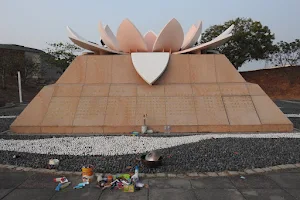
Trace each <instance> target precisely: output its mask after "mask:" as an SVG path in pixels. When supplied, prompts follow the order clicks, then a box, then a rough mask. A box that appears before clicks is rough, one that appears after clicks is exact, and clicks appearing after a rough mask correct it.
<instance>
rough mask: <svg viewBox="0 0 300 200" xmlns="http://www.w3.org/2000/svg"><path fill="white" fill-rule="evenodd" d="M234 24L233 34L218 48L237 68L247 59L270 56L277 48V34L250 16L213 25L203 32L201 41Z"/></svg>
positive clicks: (211, 37)
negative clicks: (275, 45)
mask: <svg viewBox="0 0 300 200" xmlns="http://www.w3.org/2000/svg"><path fill="white" fill-rule="evenodd" d="M232 24H234V25H235V28H234V29H233V36H232V37H231V39H230V40H229V41H228V42H226V43H225V44H224V45H222V46H220V47H218V48H216V49H217V50H218V51H219V52H220V53H222V54H225V55H226V56H227V58H228V59H229V60H230V61H231V63H232V64H233V65H234V66H235V67H236V68H237V69H238V68H239V67H241V66H242V65H243V64H244V63H245V62H247V61H252V60H261V59H267V58H269V55H270V54H271V53H272V52H273V51H274V49H275V48H274V45H273V40H274V39H275V35H274V34H273V33H272V32H271V30H270V29H269V28H268V27H267V26H263V25H262V24H261V23H260V22H258V21H253V20H252V19H250V18H236V19H235V20H229V21H227V22H225V23H224V24H222V25H214V26H211V27H209V28H208V29H207V30H206V31H205V32H204V33H203V34H202V38H201V40H202V41H201V42H202V43H203V42H208V41H210V40H212V39H214V38H215V37H217V36H218V35H220V34H221V33H222V32H223V31H225V30H226V29H227V28H229V26H231V25H232Z"/></svg>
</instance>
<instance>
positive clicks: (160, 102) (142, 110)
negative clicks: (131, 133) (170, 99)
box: [136, 97, 167, 125]
mask: <svg viewBox="0 0 300 200" xmlns="http://www.w3.org/2000/svg"><path fill="white" fill-rule="evenodd" d="M144 114H147V118H146V125H165V124H166V123H167V119H166V99H165V97H138V98H137V110H136V125H143V124H144V117H143V116H144Z"/></svg>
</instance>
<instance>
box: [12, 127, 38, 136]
mask: <svg viewBox="0 0 300 200" xmlns="http://www.w3.org/2000/svg"><path fill="white" fill-rule="evenodd" d="M10 130H11V131H13V132H15V133H25V134H28V133H41V128H40V127H39V126H12V127H11V128H10Z"/></svg>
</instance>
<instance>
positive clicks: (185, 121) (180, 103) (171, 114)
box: [166, 97, 197, 125]
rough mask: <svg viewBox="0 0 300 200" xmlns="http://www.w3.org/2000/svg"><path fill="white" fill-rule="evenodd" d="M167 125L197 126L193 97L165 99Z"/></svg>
mask: <svg viewBox="0 0 300 200" xmlns="http://www.w3.org/2000/svg"><path fill="white" fill-rule="evenodd" d="M166 116H167V125H197V116H196V110H195V104H194V99H193V97H166Z"/></svg>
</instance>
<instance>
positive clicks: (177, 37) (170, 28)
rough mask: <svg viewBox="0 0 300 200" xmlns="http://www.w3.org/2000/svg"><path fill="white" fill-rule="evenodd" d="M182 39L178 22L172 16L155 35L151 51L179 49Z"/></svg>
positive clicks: (174, 50) (181, 31) (182, 34)
mask: <svg viewBox="0 0 300 200" xmlns="http://www.w3.org/2000/svg"><path fill="white" fill-rule="evenodd" d="M183 39H184V33H183V30H182V27H181V25H180V24H179V22H178V21H177V20H176V19H175V18H173V19H172V20H170V21H169V22H168V23H167V24H166V26H165V27H164V28H163V29H162V31H161V32H160V33H159V35H158V36H157V39H156V41H155V43H154V46H153V51H156V52H157V51H171V52H176V51H179V49H180V47H181V45H182V43H183Z"/></svg>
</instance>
